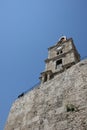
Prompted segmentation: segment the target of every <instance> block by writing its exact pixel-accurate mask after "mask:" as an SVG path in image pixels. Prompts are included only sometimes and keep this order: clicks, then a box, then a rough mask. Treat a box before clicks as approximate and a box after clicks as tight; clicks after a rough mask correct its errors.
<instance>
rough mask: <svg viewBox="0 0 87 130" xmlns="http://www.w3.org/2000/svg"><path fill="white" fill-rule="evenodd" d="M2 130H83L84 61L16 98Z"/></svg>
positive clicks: (86, 104) (86, 108)
mask: <svg viewBox="0 0 87 130" xmlns="http://www.w3.org/2000/svg"><path fill="white" fill-rule="evenodd" d="M5 130H87V60H83V61H81V62H79V63H78V64H76V65H74V66H72V67H71V68H69V69H67V70H66V71H64V72H63V73H60V74H59V75H57V76H55V77H54V78H53V79H51V80H49V81H47V82H45V83H41V84H40V86H38V87H37V88H35V89H33V90H32V91H30V92H28V93H26V94H25V95H24V96H23V97H21V98H18V99H17V100H16V101H15V102H14V103H13V105H12V108H11V110H10V113H9V116H8V119H7V122H6V126H5Z"/></svg>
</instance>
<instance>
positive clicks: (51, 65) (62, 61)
mask: <svg viewBox="0 0 87 130" xmlns="http://www.w3.org/2000/svg"><path fill="white" fill-rule="evenodd" d="M79 61H80V55H79V53H78V51H77V50H76V47H75V45H74V43H73V39H72V38H70V39H67V38H66V36H62V37H61V38H60V39H59V41H58V43H56V45H54V46H52V47H50V48H48V58H47V59H46V60H45V63H46V67H45V71H44V72H42V73H41V77H40V79H41V81H42V82H46V81H47V80H50V79H51V78H52V77H54V76H55V75H56V74H58V73H60V72H63V71H64V70H65V69H68V68H70V67H71V66H72V65H74V64H76V63H77V62H79Z"/></svg>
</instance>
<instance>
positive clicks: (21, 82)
mask: <svg viewBox="0 0 87 130" xmlns="http://www.w3.org/2000/svg"><path fill="white" fill-rule="evenodd" d="M61 35H66V36H67V37H68V38H70V37H72V38H73V40H74V42H75V45H76V47H77V49H78V51H79V53H80V55H81V57H84V56H87V1H86V0H0V130H3V129H4V125H5V122H6V120H7V117H8V114H9V110H10V107H11V105H12V103H13V102H14V101H15V99H16V98H17V96H18V95H19V94H20V93H22V92H24V91H26V90H27V89H29V88H30V87H32V86H33V85H34V84H36V83H37V82H39V79H38V78H39V76H40V72H42V71H43V70H44V68H45V64H44V59H46V58H47V54H48V53H47V48H48V47H50V46H52V45H54V44H55V43H56V42H57V41H58V39H59V37H60V36H61Z"/></svg>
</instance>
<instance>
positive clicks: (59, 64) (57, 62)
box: [56, 59, 62, 69]
mask: <svg viewBox="0 0 87 130" xmlns="http://www.w3.org/2000/svg"><path fill="white" fill-rule="evenodd" d="M61 65H62V59H60V60H57V61H56V69H58V68H59V67H60V66H61Z"/></svg>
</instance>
